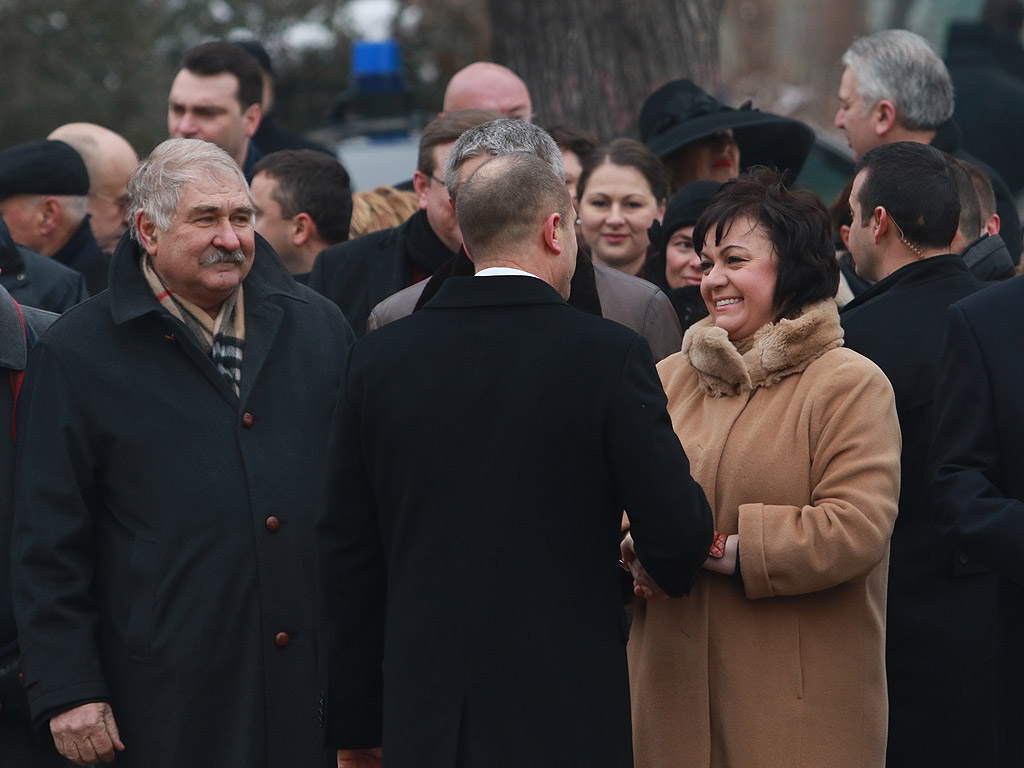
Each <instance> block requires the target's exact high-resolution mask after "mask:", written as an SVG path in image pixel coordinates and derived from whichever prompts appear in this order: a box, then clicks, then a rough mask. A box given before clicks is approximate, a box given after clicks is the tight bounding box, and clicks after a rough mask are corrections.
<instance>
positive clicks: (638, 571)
mask: <svg viewBox="0 0 1024 768" xmlns="http://www.w3.org/2000/svg"><path fill="white" fill-rule="evenodd" d="M619 549H620V550H621V551H622V562H624V563H625V564H626V565H627V566H629V572H630V574H632V576H633V594H634V595H636V596H637V597H642V598H643V599H644V600H663V599H665V598H667V597H668V595H666V594H665V593H664V592H663V591H662V589H661V587H659V586H658V585H657V584H655V583H654V579H652V578H651V577H650V576H648V575H647V570H646V569H645V568H644V567H643V565H641V563H640V561H639V560H637V557H636V551H635V550H634V549H633V537H632V536H630V535H629V534H628V533H627V534H626V536H625V537H624V538H623V539H622V543H621V544H619Z"/></svg>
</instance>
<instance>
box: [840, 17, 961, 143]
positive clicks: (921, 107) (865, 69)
mask: <svg viewBox="0 0 1024 768" xmlns="http://www.w3.org/2000/svg"><path fill="white" fill-rule="evenodd" d="M843 64H844V65H846V67H848V68H849V69H851V70H852V71H853V72H855V73H856V74H857V93H858V95H859V96H860V98H861V100H862V101H863V102H864V109H865V111H867V110H870V109H871V108H872V107H873V106H874V105H875V104H877V103H878V102H879V101H880V100H882V99H886V100H888V101H891V102H892V103H893V105H894V106H895V107H896V111H897V119H898V120H899V122H900V124H901V125H902V126H903V127H904V128H907V129H909V130H912V131H919V130H931V129H934V128H938V127H939V125H941V124H942V123H944V122H945V121H946V120H948V119H949V118H950V117H952V115H953V81H952V80H951V79H950V77H949V71H948V70H947V69H946V65H945V64H943V63H942V59H940V58H939V57H938V55H937V54H936V53H935V51H933V50H932V49H931V46H929V45H928V42H927V41H926V40H925V39H924V38H923V37H921V36H920V35H916V34H914V33H913V32H908V31H907V30H905V29H884V30H882V31H881V32H876V33H875V34H873V35H871V36H870V37H861V38H858V39H857V40H855V41H854V42H853V45H851V46H850V47H849V48H848V49H847V51H846V53H844V54H843Z"/></svg>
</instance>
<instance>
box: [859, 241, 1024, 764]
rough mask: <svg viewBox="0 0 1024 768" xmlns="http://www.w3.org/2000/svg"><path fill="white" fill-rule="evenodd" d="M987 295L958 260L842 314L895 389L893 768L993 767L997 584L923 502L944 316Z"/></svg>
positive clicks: (929, 267) (899, 277)
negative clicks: (898, 438) (898, 446)
mask: <svg viewBox="0 0 1024 768" xmlns="http://www.w3.org/2000/svg"><path fill="white" fill-rule="evenodd" d="M1007 258H1009V257H1007ZM984 287H985V283H983V282H982V281H981V280H979V279H977V278H975V277H974V276H973V275H972V274H971V272H970V271H969V270H968V267H967V265H966V264H965V263H964V261H963V259H961V258H960V256H958V255H956V254H952V253H951V254H946V255H942V256H933V257H931V258H928V259H924V260H922V261H915V262H912V263H910V264H907V265H906V266H904V267H902V268H900V269H898V270H896V271H895V272H893V273H892V274H891V275H889V276H888V277H886V278H885V279H883V280H880V281H878V282H877V283H875V284H874V285H873V286H871V287H870V288H868V290H867V291H865V292H864V293H862V294H860V295H859V296H857V297H856V298H854V299H853V300H852V301H850V302H849V303H848V304H847V305H846V306H845V307H843V310H842V312H841V313H840V318H841V320H842V324H843V330H844V331H845V344H846V346H847V347H849V348H850V349H853V350H855V351H857V352H860V353H861V354H862V355H864V356H865V357H867V358H869V359H871V360H872V361H873V362H875V363H876V364H877V365H878V367H879V368H881V369H882V371H883V372H884V373H885V375H886V376H887V377H888V378H889V381H890V382H891V383H892V386H893V390H894V392H895V394H896V410H897V413H898V415H899V419H900V430H901V432H902V434H903V451H902V456H901V472H900V507H899V516H898V517H897V518H896V524H895V527H894V529H893V534H892V549H891V551H890V556H889V588H888V599H889V603H888V607H887V611H886V616H887V620H886V669H887V672H888V688H889V741H888V746H887V755H886V765H887V766H889V768H899V767H900V766H916V765H928V766H933V768H939V766H962V765H971V764H976V765H991V763H992V759H993V758H992V748H993V738H992V735H993V734H992V719H993V709H992V708H993V691H994V684H995V679H994V677H993V663H994V657H995V646H994V643H993V638H994V635H995V600H996V581H995V575H994V574H993V573H992V572H991V571H989V570H988V569H986V568H981V567H979V566H978V565H977V564H976V563H974V562H972V561H971V560H970V558H968V557H967V555H966V554H965V553H964V552H962V551H959V550H957V549H956V547H954V545H953V544H952V543H951V542H949V541H946V540H943V539H942V538H941V537H940V535H939V530H938V526H937V525H936V523H935V517H934V513H933V510H932V509H931V508H930V507H929V506H928V505H927V504H925V503H924V500H923V498H922V496H923V494H924V487H925V483H926V481H927V479H928V475H927V463H928V446H929V444H930V442H931V433H932V404H933V396H934V382H935V377H936V375H937V372H938V365H939V357H940V355H941V353H942V336H943V328H944V318H945V314H946V310H947V308H948V307H949V305H950V304H952V303H953V302H955V301H958V300H959V299H962V298H964V297H965V296H969V295H970V294H972V293H975V292H976V291H978V290H980V289H982V288H984Z"/></svg>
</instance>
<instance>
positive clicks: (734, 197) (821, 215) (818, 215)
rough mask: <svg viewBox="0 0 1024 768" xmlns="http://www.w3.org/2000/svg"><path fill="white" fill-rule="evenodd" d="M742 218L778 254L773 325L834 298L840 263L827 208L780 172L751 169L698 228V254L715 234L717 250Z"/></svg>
mask: <svg viewBox="0 0 1024 768" xmlns="http://www.w3.org/2000/svg"><path fill="white" fill-rule="evenodd" d="M744 217H746V218H750V219H752V220H754V221H756V222H757V223H758V225H759V226H761V227H762V228H763V229H764V231H765V233H766V234H767V235H768V237H769V239H770V240H771V241H772V246H773V247H774V248H775V254H776V258H777V260H778V276H777V277H776V280H775V294H774V296H773V299H772V303H773V305H774V310H775V318H774V322H778V321H779V320H781V319H783V318H785V317H795V316H796V315H798V314H800V312H801V310H803V308H804V307H806V306H807V305H808V304H813V303H814V302H816V301H821V300H822V299H827V298H831V297H833V296H835V295H836V291H837V290H838V289H839V262H838V261H837V260H836V249H835V246H834V245H833V243H832V233H831V221H830V218H829V212H828V208H826V207H825V203H823V202H822V201H821V198H819V197H818V196H817V195H815V194H814V193H813V192H808V191H806V190H803V189H790V188H789V187H788V186H786V182H785V180H784V179H783V177H782V176H781V175H779V173H778V172H777V171H774V170H771V169H769V168H765V167H764V166H755V167H753V168H750V169H749V170H747V171H745V172H743V173H741V174H740V176H739V178H737V179H734V180H733V181H728V182H726V183H725V184H723V185H722V189H721V190H720V191H719V192H718V194H717V195H715V197H714V198H712V200H711V202H710V203H709V204H708V207H707V208H706V209H705V210H704V213H703V214H701V217H700V219H698V221H697V223H696V225H694V228H693V244H694V247H695V248H696V249H697V252H698V253H702V251H703V248H704V242H705V238H706V237H707V235H708V234H709V233H710V232H711V230H714V233H715V244H716V245H718V244H719V243H721V242H722V236H723V235H724V234H725V233H726V232H728V230H729V227H731V226H732V225H733V223H735V222H736V220H737V219H741V218H744Z"/></svg>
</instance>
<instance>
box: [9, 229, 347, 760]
mask: <svg viewBox="0 0 1024 768" xmlns="http://www.w3.org/2000/svg"><path fill="white" fill-rule="evenodd" d="M244 290H245V296H244V299H245V324H246V341H245V347H244V354H243V361H242V379H241V395H240V397H239V396H236V395H235V394H234V392H233V390H232V389H231V387H230V386H229V385H228V384H227V383H226V382H225V380H224V379H223V378H222V376H221V375H220V374H219V373H218V371H217V370H216V368H215V367H214V365H213V363H212V362H211V360H210V359H209V358H208V357H207V356H206V355H205V354H204V353H203V352H202V350H201V349H200V347H199V346H198V344H197V343H196V342H195V340H194V338H193V337H192V336H191V334H190V333H189V332H188V331H187V330H186V328H185V326H184V324H182V323H181V322H180V321H179V320H177V319H175V318H173V317H172V316H171V315H170V314H169V313H167V312H166V310H164V309H163V308H162V307H161V306H160V305H159V304H158V303H157V301H156V298H155V297H154V296H153V294H152V292H151V290H150V289H149V287H148V285H147V284H146V282H145V279H144V277H143V275H142V272H141V269H140V267H139V249H138V246H136V245H135V244H134V243H133V242H131V241H130V240H129V239H127V238H125V239H122V241H121V243H120V244H119V246H118V249H117V251H116V252H115V255H114V259H113V268H112V270H111V284H110V289H109V290H108V291H106V292H104V293H102V294H100V295H99V296H96V297H94V298H93V299H91V300H89V301H86V302H85V303H83V304H80V305H78V306H77V307H75V308H74V309H72V310H70V311H69V312H67V313H65V315H63V316H62V317H61V319H60V320H58V321H57V322H56V323H55V324H54V325H53V327H52V328H51V329H50V330H49V331H48V332H47V334H46V336H45V337H43V338H42V339H41V340H40V343H39V344H38V345H37V346H36V348H35V350H34V351H33V356H32V358H31V361H30V365H29V370H28V373H27V375H26V378H25V385H24V390H23V397H27V400H26V401H25V403H24V405H25V410H24V414H23V421H22V423H20V424H19V444H20V445H19V463H18V473H19V487H18V492H17V505H16V517H15V530H14V538H15V542H16V544H15V547H14V557H15V565H14V574H13V577H14V603H15V613H16V618H17V622H18V633H19V639H20V641H21V647H22V671H23V672H24V675H25V678H26V682H27V687H28V692H29V698H30V702H31V706H32V714H33V718H34V721H35V724H36V727H37V728H39V729H40V730H42V729H45V728H46V726H47V723H48V720H49V717H50V716H52V715H55V714H57V713H59V712H61V711H64V710H67V709H70V708H71V707H73V706H76V705H78V704H81V703H85V702H88V701H97V700H107V701H109V702H110V704H111V707H112V709H113V713H114V717H115V719H116V721H117V724H118V726H119V728H120V733H121V737H122V739H123V741H124V743H125V746H126V751H125V752H123V753H120V754H119V755H118V756H117V763H116V764H117V765H120V766H123V768H128V767H129V766H145V767H146V768H160V767H161V766H167V768H171V766H175V767H179V766H184V765H209V766H214V765H215V766H218V768H225V767H227V768H230V767H237V768H260V766H267V767H269V766H275V767H276V766H293V765H294V766H314V765H330V764H331V763H330V760H329V756H327V755H325V753H324V752H323V750H322V747H321V745H322V740H321V738H320V729H319V722H318V714H317V710H318V702H317V683H316V677H317V671H316V643H315V632H314V627H315V619H314V603H315V599H314V578H313V571H314V568H313V557H314V546H313V529H314V519H315V513H316V508H317V502H318V499H319V496H320V491H321V486H322V481H323V468H324V458H323V457H324V451H325V449H326V445H327V438H328V432H329V423H330V415H331V413H332V412H333V408H334V405H335V402H336V399H337V391H338V388H339V386H340V383H341V380H342V375H343V369H344V357H345V354H346V350H347V347H348V345H349V344H350V342H351V341H352V338H353V337H352V333H351V330H350V329H349V328H348V326H347V324H346V323H345V320H344V318H343V317H342V316H341V313H340V312H339V311H338V309H337V307H335V306H333V305H332V304H330V303H329V302H327V301H325V300H324V299H323V298H321V297H320V296H317V295H315V294H314V293H313V292H312V291H309V290H308V289H306V288H304V287H303V286H300V285H298V284H297V283H295V281H294V280H293V279H292V278H291V276H290V275H289V274H288V273H287V271H286V270H285V269H284V267H283V266H282V265H281V263H280V261H279V260H278V259H277V257H276V255H275V254H274V253H273V250H272V249H271V248H270V246H269V245H267V243H266V242H265V241H264V240H262V238H257V249H256V257H255V262H254V266H253V267H252V270H251V271H250V273H249V275H248V276H247V277H246V280H245V283H244Z"/></svg>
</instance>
